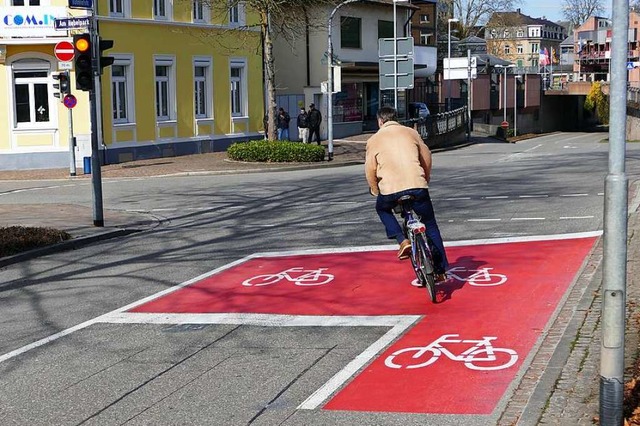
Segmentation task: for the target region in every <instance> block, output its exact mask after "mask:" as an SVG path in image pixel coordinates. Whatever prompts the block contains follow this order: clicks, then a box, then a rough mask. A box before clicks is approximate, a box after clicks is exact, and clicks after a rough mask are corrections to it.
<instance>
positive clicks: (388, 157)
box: [365, 107, 449, 281]
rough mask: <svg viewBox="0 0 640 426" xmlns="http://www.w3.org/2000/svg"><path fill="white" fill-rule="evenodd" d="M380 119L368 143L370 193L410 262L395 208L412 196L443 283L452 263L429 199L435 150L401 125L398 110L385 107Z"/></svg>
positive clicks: (389, 233)
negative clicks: (398, 119)
mask: <svg viewBox="0 0 640 426" xmlns="http://www.w3.org/2000/svg"><path fill="white" fill-rule="evenodd" d="M377 118H378V126H379V127H380V129H379V130H378V132H377V133H376V134H375V135H373V136H372V137H371V138H369V140H368V141H367V153H366V160H365V175H366V178H367V182H368V183H369V188H370V192H371V194H372V195H374V196H377V199H376V212H377V213H378V216H379V217H380V220H381V221H382V224H383V225H384V227H385V230H386V233H387V238H389V239H394V238H395V239H396V241H398V243H399V244H400V249H399V250H398V259H407V258H409V253H410V252H411V243H410V242H409V240H408V239H406V238H405V236H404V234H403V232H402V228H401V226H400V224H399V223H398V220H397V219H396V217H395V216H394V214H393V208H394V207H395V206H396V204H397V202H398V199H399V198H400V197H402V196H405V195H411V196H413V197H414V198H415V199H414V201H413V210H414V211H415V212H416V213H417V214H418V215H419V216H420V218H421V220H422V222H423V223H424V224H425V225H426V228H427V230H426V234H427V237H428V238H429V240H430V243H431V244H430V246H431V248H432V251H433V261H434V268H435V273H436V281H443V280H445V279H446V276H445V275H444V274H445V271H446V269H447V268H448V266H449V262H448V261H447V254H446V252H445V249H444V243H443V242H442V236H441V235H440V230H439V229H438V224H437V222H436V217H435V213H434V211H433V205H432V204H431V197H430V196H429V179H430V177H431V151H429V148H428V147H427V145H426V144H425V143H424V142H423V141H422V138H421V137H420V135H419V134H418V132H416V131H415V130H414V129H412V128H410V127H407V126H404V125H402V124H400V123H398V122H397V115H396V110H395V109H393V108H391V107H382V108H380V109H379V110H378V113H377Z"/></svg>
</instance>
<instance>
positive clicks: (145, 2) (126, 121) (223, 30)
mask: <svg viewBox="0 0 640 426" xmlns="http://www.w3.org/2000/svg"><path fill="white" fill-rule="evenodd" d="M209 3H210V2H205V1H199V0H195V1H194V0H97V2H96V8H97V17H98V25H99V31H100V36H101V37H102V38H103V39H106V40H113V41H114V47H113V48H112V49H110V50H109V51H107V52H106V53H105V54H106V55H109V56H112V57H114V58H115V61H114V63H113V65H112V66H110V67H107V68H105V70H104V74H103V75H102V83H101V86H100V90H99V91H97V92H99V93H100V97H99V105H100V110H101V120H100V121H101V128H102V132H101V133H102V146H101V151H102V155H101V158H102V160H103V161H104V162H106V163H116V162H123V161H130V160H135V159H141V158H152V157H160V156H170V155H181V154H192V153H198V152H210V151H215V150H222V149H225V148H226V147H227V146H228V145H229V144H230V143H232V142H233V141H236V140H246V139H248V138H255V137H258V136H259V132H260V130H261V129H262V114H263V110H264V106H263V105H264V96H263V90H262V87H263V85H262V57H261V54H260V51H261V49H260V33H259V32H258V31H253V30H248V29H246V26H245V24H250V23H251V22H252V19H253V18H252V16H251V14H250V13H249V12H248V11H246V10H245V8H244V7H243V6H242V5H239V6H237V7H234V8H233V9H228V8H224V9H223V10H214V9H211V8H208V7H207V4H209ZM23 4H26V5H25V6H23ZM66 5H67V2H66V1H65V0H5V6H4V7H3V8H2V9H1V10H2V15H3V19H1V20H0V21H1V22H2V23H3V24H4V26H1V25H0V52H2V53H3V55H2V56H0V58H1V59H3V63H0V75H2V74H4V75H5V79H6V80H5V81H7V82H8V84H7V85H6V86H4V85H3V86H2V87H0V104H4V107H5V108H6V110H7V111H8V112H9V114H7V116H6V118H4V119H0V169H20V168H44V167H46V168H53V167H64V166H65V165H67V164H68V163H69V145H70V143H69V140H70V138H69V136H70V131H69V113H68V110H67V109H66V107H64V106H63V105H62V104H61V103H60V100H59V99H58V98H56V97H55V96H54V94H55V93H56V90H55V88H54V86H53V85H54V84H55V83H56V81H55V80H54V78H53V77H54V76H55V75H56V74H57V73H59V69H60V68H61V67H62V66H61V65H60V64H59V61H57V60H56V58H55V57H54V52H53V51H54V46H55V45H56V44H57V43H58V42H59V41H63V40H66V41H72V35H73V34H72V33H71V32H67V31H59V30H55V28H54V22H53V21H54V20H55V18H65V17H68V16H70V15H82V14H84V12H83V11H81V10H74V9H68V8H67V7H66ZM30 22H38V23H39V24H38V25H32V24H29V25H27V23H30ZM18 23H20V25H19V24H18ZM27 26H29V28H24V27H27ZM83 31H84V30H82V29H80V30H77V31H75V32H83ZM71 88H72V92H73V94H74V95H75V96H76V97H77V98H78V104H77V106H76V107H75V108H74V109H73V132H74V135H75V136H76V138H77V144H78V149H77V151H76V157H77V159H78V162H80V164H81V161H82V157H83V156H87V155H91V151H90V144H89V140H90V124H89V123H90V115H89V99H88V96H87V92H81V91H76V90H75V76H74V73H73V70H71Z"/></svg>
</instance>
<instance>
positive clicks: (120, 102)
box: [111, 58, 134, 124]
mask: <svg viewBox="0 0 640 426" xmlns="http://www.w3.org/2000/svg"><path fill="white" fill-rule="evenodd" d="M133 105H134V102H133V72H132V60H131V59H130V58H115V61H114V62H113V65H112V66H111V108H112V111H113V123H114V124H122V123H133V122H134V117H133Z"/></svg>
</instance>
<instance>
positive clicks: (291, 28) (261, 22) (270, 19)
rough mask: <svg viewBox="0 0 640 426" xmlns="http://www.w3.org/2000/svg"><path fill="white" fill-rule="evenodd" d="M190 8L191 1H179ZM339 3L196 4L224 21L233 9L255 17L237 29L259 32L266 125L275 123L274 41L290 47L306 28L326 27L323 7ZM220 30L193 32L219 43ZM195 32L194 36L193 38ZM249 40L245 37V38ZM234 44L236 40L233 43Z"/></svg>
mask: <svg viewBox="0 0 640 426" xmlns="http://www.w3.org/2000/svg"><path fill="white" fill-rule="evenodd" d="M181 1H183V2H188V3H190V4H193V3H194V0H181ZM338 2H339V0H314V1H311V0H200V3H201V4H203V5H204V6H206V7H208V8H209V9H210V10H211V13H212V15H213V16H217V17H228V16H229V12H230V10H232V9H233V8H236V7H242V8H244V9H245V10H246V11H247V12H248V13H250V12H252V13H254V14H255V15H257V21H256V22H255V23H251V22H247V23H245V24H244V25H242V26H240V27H236V30H229V31H237V29H238V28H239V29H255V28H258V29H259V31H260V35H261V37H260V44H259V45H257V46H255V47H256V49H257V50H258V51H262V52H263V60H264V73H265V75H264V81H265V84H266V88H267V111H266V113H267V117H268V118H267V119H268V122H269V123H275V122H276V108H277V105H276V80H275V60H274V59H275V58H274V55H273V42H274V39H275V38H276V37H277V38H280V39H283V40H285V41H287V42H289V43H290V44H291V45H293V43H294V42H295V40H296V39H298V38H299V37H302V36H303V35H304V33H305V30H306V29H307V28H309V27H312V28H313V27H318V28H319V27H323V26H326V22H327V19H328V13H326V11H325V10H324V9H323V8H322V7H321V6H323V5H332V4H337V3H338ZM220 31H221V29H220V28H219V27H218V28H216V29H214V30H210V31H209V30H202V31H199V32H197V36H198V37H200V38H206V39H207V40H209V41H210V42H211V43H221V42H222V41H223V40H224V39H225V38H223V37H217V35H219V34H220ZM195 33H196V32H194V34H195ZM246 39H247V40H249V37H247V38H246ZM236 41H237V40H236ZM267 127H268V129H265V130H268V135H267V138H268V139H269V140H275V139H276V129H275V125H273V124H270V125H269V126H267Z"/></svg>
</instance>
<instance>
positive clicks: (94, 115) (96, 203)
mask: <svg viewBox="0 0 640 426" xmlns="http://www.w3.org/2000/svg"><path fill="white" fill-rule="evenodd" d="M96 7H97V5H96V4H95V3H94V5H93V14H92V16H91V20H90V21H89V22H90V24H89V33H90V34H91V63H92V68H93V69H92V72H93V89H91V91H89V104H90V113H91V184H92V187H93V226H98V227H103V226H104V213H103V206H102V170H101V168H100V167H101V166H100V156H99V155H100V148H99V147H100V136H99V132H100V130H101V126H100V121H101V120H102V117H101V115H98V111H99V110H100V109H99V106H98V103H99V102H100V100H101V97H100V59H99V58H98V56H99V50H100V49H99V40H100V37H99V35H98V28H97V26H98V21H97V18H96V15H97V14H96Z"/></svg>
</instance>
